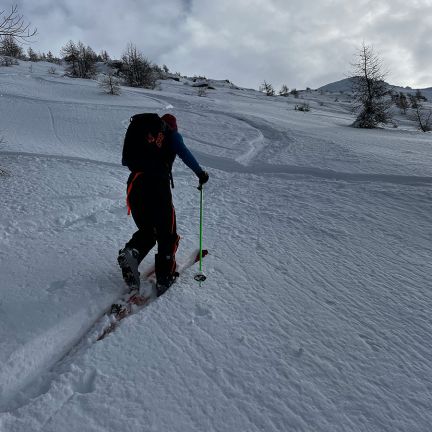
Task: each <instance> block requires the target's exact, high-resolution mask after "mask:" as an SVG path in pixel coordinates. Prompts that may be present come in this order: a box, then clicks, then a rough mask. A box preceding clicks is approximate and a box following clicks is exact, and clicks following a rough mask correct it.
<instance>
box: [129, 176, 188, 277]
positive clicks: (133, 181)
mask: <svg viewBox="0 0 432 432" xmlns="http://www.w3.org/2000/svg"><path fill="white" fill-rule="evenodd" d="M127 191H128V203H129V207H130V210H131V213H132V217H133V219H134V222H135V224H136V226H137V227H138V231H136V232H135V233H134V234H133V236H132V238H131V239H130V240H129V241H128V242H127V243H126V246H127V247H129V248H133V249H137V250H138V251H139V262H141V261H142V260H143V259H144V257H145V256H146V255H147V254H148V253H149V252H150V250H151V249H152V248H153V247H154V246H155V244H156V242H157V245H158V254H157V255H156V276H157V277H158V279H159V278H160V277H161V278H164V277H168V276H169V275H171V274H172V273H173V272H174V271H175V267H176V264H175V253H176V251H177V248H178V243H179V240H180V237H179V236H178V235H177V224H176V214H175V209H174V205H173V202H172V195H171V186H170V181H169V179H163V178H157V177H147V176H145V175H144V174H136V173H132V174H131V175H130V176H129V180H128V188H127Z"/></svg>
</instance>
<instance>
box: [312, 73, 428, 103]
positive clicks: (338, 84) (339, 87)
mask: <svg viewBox="0 0 432 432" xmlns="http://www.w3.org/2000/svg"><path fill="white" fill-rule="evenodd" d="M352 83H353V79H352V78H344V79H342V80H339V81H335V82H332V83H329V84H326V85H324V86H322V87H319V88H318V89H317V90H320V91H325V92H330V93H339V92H350V91H351V88H352ZM388 86H389V87H390V88H392V89H393V90H394V91H398V92H399V91H401V92H404V93H412V92H415V91H416V90H417V89H415V88H411V87H400V86H395V85H392V84H388ZM419 90H420V91H421V92H422V93H424V94H426V95H429V96H428V97H430V98H432V87H427V88H423V89H419Z"/></svg>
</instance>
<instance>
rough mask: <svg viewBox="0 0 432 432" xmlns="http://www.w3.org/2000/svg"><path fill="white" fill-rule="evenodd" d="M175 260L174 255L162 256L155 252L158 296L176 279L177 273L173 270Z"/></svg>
mask: <svg viewBox="0 0 432 432" xmlns="http://www.w3.org/2000/svg"><path fill="white" fill-rule="evenodd" d="M175 268H176V262H175V257H174V255H167V256H163V255H160V254H156V256H155V269H156V281H157V282H156V295H157V296H158V297H159V296H161V295H162V294H163V293H164V292H166V291H167V290H168V288H169V287H170V286H171V285H172V284H173V283H174V282H175V281H176V279H177V278H178V276H179V274H178V273H177V272H176V271H175Z"/></svg>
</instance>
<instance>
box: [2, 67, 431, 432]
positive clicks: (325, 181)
mask: <svg viewBox="0 0 432 432" xmlns="http://www.w3.org/2000/svg"><path fill="white" fill-rule="evenodd" d="M28 65H29V63H26V62H21V63H20V65H19V66H14V67H10V68H1V69H0V95H1V97H0V114H1V124H0V136H2V137H3V138H4V140H3V143H2V144H1V148H0V155H1V159H0V166H1V168H2V169H5V170H7V171H8V172H9V173H10V176H9V177H0V194H1V197H2V205H1V208H0V246H1V247H0V274H1V278H0V288H1V300H0V347H1V349H0V412H1V413H0V430H1V431H2V432H28V431H43V432H58V431H62V432H76V431H77V430H81V431H85V432H109V431H112V432H114V431H115V432H117V431H119V430H122V431H134V432H135V431H137V432H138V431H140V432H142V431H170V432H175V431H190V432H193V431H196V432H202V431H209V432H211V431H248V432H254V431H266V432H271V431H305V432H310V431H320V432H325V431H328V432H346V431H351V432H363V431H374V432H381V431H382V432H384V431H386V432H396V431H399V432H402V431H404V432H406V431H410V432H426V431H429V430H430V427H431V426H430V425H431V424H432V396H431V388H432V366H431V363H430V360H429V359H430V358H432V336H431V335H432V322H431V304H432V292H431V289H430V288H431V286H432V262H431V256H432V250H431V249H432V243H431V239H432V229H431V226H432V225H431V224H432V216H431V215H432V204H431V200H432V143H431V135H430V134H422V133H420V132H418V131H416V130H415V128H414V127H413V125H412V124H410V123H409V122H407V121H406V120H404V119H403V118H402V117H400V119H399V120H400V123H401V127H400V128H399V129H378V130H368V131H364V130H356V129H353V128H351V127H349V125H350V124H351V123H352V120H353V118H352V117H351V115H350V113H349V104H348V102H347V100H346V97H347V96H346V95H340V94H338V99H339V100H338V101H335V95H332V94H326V93H324V94H320V93H319V92H311V93H306V92H304V93H301V96H302V97H304V98H305V101H307V102H308V103H309V104H310V106H311V111H310V112H309V113H302V112H299V111H295V110H294V106H295V104H298V103H299V100H296V99H294V98H292V97H291V96H290V97H288V98H269V97H266V96H264V95H263V94H261V93H258V92H254V91H250V90H242V89H236V88H231V86H230V84H228V83H226V82H212V86H213V87H215V90H212V91H210V90H209V91H208V95H207V96H206V97H198V96H197V95H196V89H194V88H193V87H191V86H190V85H188V82H187V81H186V80H183V81H182V82H174V81H172V82H163V83H162V84H161V85H162V90H161V91H146V90H140V89H129V88H123V89H122V94H121V95H120V96H118V97H113V96H109V95H105V94H103V93H102V92H101V90H100V88H99V87H98V86H97V83H96V82H94V81H90V80H78V79H77V80H73V79H69V78H66V77H63V76H61V75H60V74H58V75H56V76H53V75H50V74H48V72H47V71H48V68H49V67H50V66H51V65H50V64H46V63H37V64H33V68H32V71H30V70H29V67H28ZM137 112H158V113H160V114H163V113H165V112H171V113H172V114H174V115H176V116H177V118H178V123H179V130H180V132H181V133H182V134H183V136H184V138H185V143H186V145H187V146H188V147H189V148H190V149H191V150H192V152H193V153H194V155H195V156H196V157H197V159H198V160H199V161H200V163H201V164H202V165H203V166H204V167H205V169H206V170H208V171H209V173H210V181H209V182H208V184H207V185H206V187H205V191H204V193H205V196H204V206H205V207H204V240H205V241H204V247H206V248H208V249H210V250H211V251H212V253H211V255H209V257H208V258H206V261H205V263H204V270H205V272H206V274H207V276H208V278H207V280H206V282H205V283H204V284H202V286H201V287H199V285H198V284H197V283H196V282H195V281H194V280H193V274H194V271H195V270H196V269H195V270H194V269H190V270H189V271H187V272H185V273H184V275H182V278H181V279H180V280H179V281H178V283H177V284H176V285H175V286H174V287H173V288H172V289H171V290H169V291H168V292H167V293H166V295H164V296H162V297H161V298H159V299H158V300H157V301H155V302H153V303H151V304H150V305H149V306H148V307H146V308H145V309H143V310H142V311H140V312H139V313H136V314H134V315H131V316H130V317H128V319H125V320H123V321H122V323H121V325H120V326H119V328H118V329H117V330H116V331H115V332H113V333H112V334H110V335H109V336H108V337H106V338H105V339H104V340H103V341H100V342H96V339H97V328H96V327H95V323H97V322H98V320H99V319H100V317H101V316H102V314H103V312H104V311H105V310H106V309H107V308H108V307H109V305H110V304H111V303H113V302H114V301H115V300H116V299H117V298H118V297H119V296H120V295H121V293H122V291H123V290H124V284H123V281H122V278H121V274H120V271H119V270H118V268H117V265H116V256H117V251H118V249H119V248H121V247H122V246H123V245H124V243H125V242H126V241H127V240H128V238H129V237H130V235H131V234H132V232H133V231H134V229H135V227H134V224H133V221H132V220H131V219H130V218H127V216H126V209H125V182H126V179H127V175H128V173H127V170H126V169H125V168H124V167H122V166H121V164H120V158H121V149H122V139H123V136H124V132H125V127H126V126H127V124H128V121H129V118H130V116H131V115H133V114H135V113H137ZM174 177H175V181H176V188H175V189H174V191H173V193H174V201H175V205H176V210H177V216H178V222H179V233H180V234H181V235H182V237H183V240H182V242H181V245H180V249H179V252H178V254H179V258H181V257H182V256H184V254H185V253H187V251H189V250H191V249H193V248H195V247H197V245H198V234H199V231H198V228H199V227H198V223H199V194H198V192H197V189H196V186H197V179H196V177H195V175H194V174H193V173H192V172H191V171H190V170H189V169H188V168H186V167H185V166H184V165H183V164H182V163H181V161H177V162H176V164H175V166H174ZM152 259H153V253H152V254H151V256H149V257H147V258H146V263H147V264H149V263H150V262H151V260H152ZM146 263H144V264H146Z"/></svg>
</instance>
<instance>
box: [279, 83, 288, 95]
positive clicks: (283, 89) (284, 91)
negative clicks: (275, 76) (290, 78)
mask: <svg viewBox="0 0 432 432" xmlns="http://www.w3.org/2000/svg"><path fill="white" fill-rule="evenodd" d="M279 95H280V96H288V95H289V88H288V87H287V86H286V84H283V85H282V87H281V89H280V90H279Z"/></svg>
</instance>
